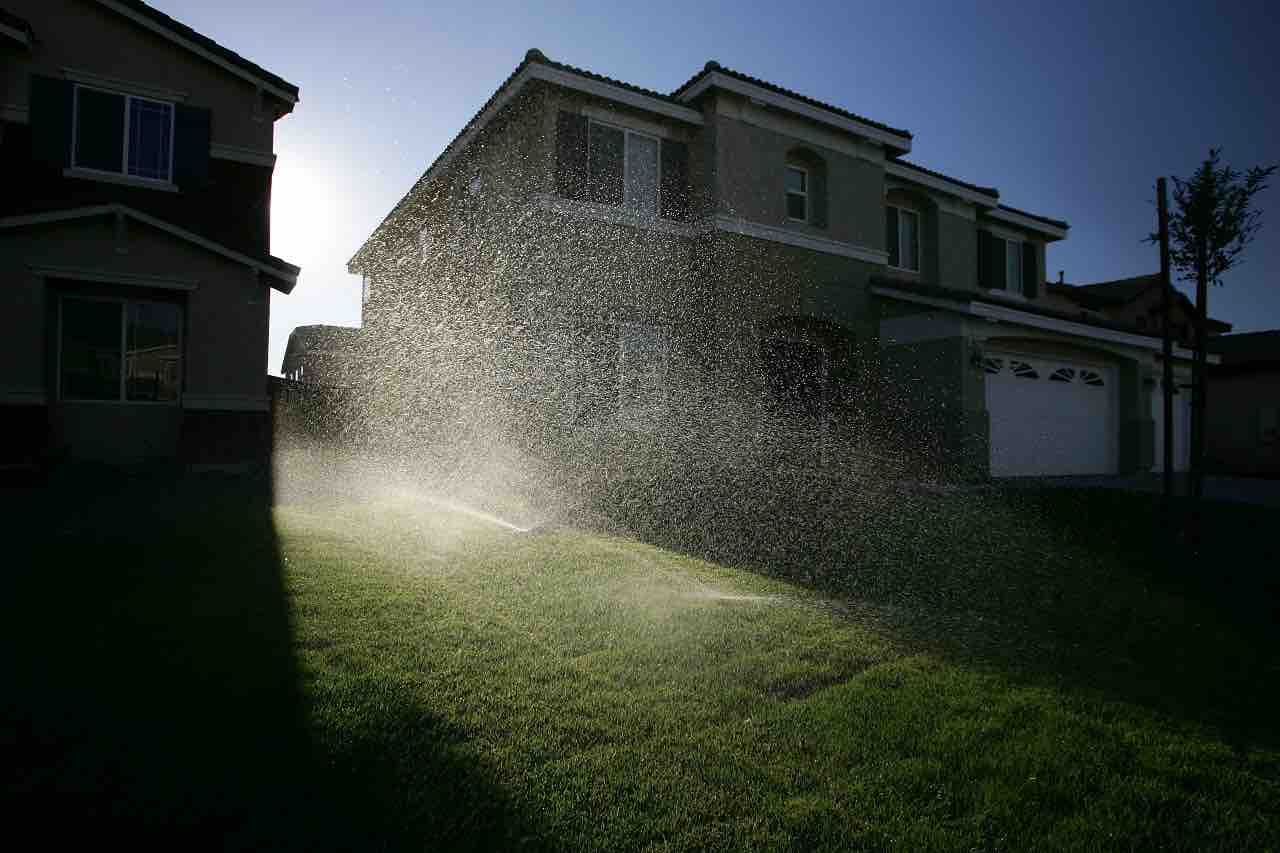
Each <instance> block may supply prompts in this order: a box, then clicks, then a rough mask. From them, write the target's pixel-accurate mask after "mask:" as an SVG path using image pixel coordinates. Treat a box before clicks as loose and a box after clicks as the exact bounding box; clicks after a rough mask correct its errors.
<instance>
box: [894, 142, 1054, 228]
mask: <svg viewBox="0 0 1280 853" xmlns="http://www.w3.org/2000/svg"><path fill="white" fill-rule="evenodd" d="M888 162H890V163H896V164H897V165H899V166H905V167H907V168H908V169H911V170H912V171H916V172H922V173H924V174H926V175H930V176H932V177H935V178H937V179H938V180H941V181H946V182H947V183H949V184H955V185H956V186H958V187H964V188H965V189H967V190H971V191H973V192H976V193H980V194H982V195H989V196H991V199H992V201H995V200H996V199H997V198H999V197H1000V191H999V190H997V189H996V188H995V187H981V186H978V185H977V184H970V183H968V182H966V181H962V180H960V179H959V178H953V177H951V176H950V175H944V174H942V173H941V172H935V171H933V170H932V169H926V168H925V167H924V166H921V165H920V164H919V163H911V162H909V161H907V160H901V159H898V158H896V157H894V158H892V159H890V160H889V161H888ZM1027 215H1028V216H1030V214H1027ZM1033 218H1036V219H1038V218H1039V217H1033ZM1048 221H1053V220H1048Z"/></svg>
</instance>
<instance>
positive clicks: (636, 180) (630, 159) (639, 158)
mask: <svg viewBox="0 0 1280 853" xmlns="http://www.w3.org/2000/svg"><path fill="white" fill-rule="evenodd" d="M659 154H660V149H659V144H658V140H657V139H655V138H654V137H652V136H647V135H645V134H643V133H636V132H635V131H631V130H622V129H621V128H617V127H612V126H610V125H607V124H601V123H599V122H595V121H593V122H591V125H590V128H589V131H588V153H587V198H588V199H590V200H591V201H594V202H598V203H600V204H610V205H621V206H624V207H627V208H630V209H631V210H634V211H636V212H637V213H643V214H645V215H647V216H657V214H658V187H659V185H660V184H661V178H662V176H661V159H660V157H659Z"/></svg>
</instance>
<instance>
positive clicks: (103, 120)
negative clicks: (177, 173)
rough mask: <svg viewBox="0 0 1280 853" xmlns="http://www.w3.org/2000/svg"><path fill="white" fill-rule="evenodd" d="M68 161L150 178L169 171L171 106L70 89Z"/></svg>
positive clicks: (164, 176) (82, 166)
mask: <svg viewBox="0 0 1280 853" xmlns="http://www.w3.org/2000/svg"><path fill="white" fill-rule="evenodd" d="M73 128H74V130H73V133H72V140H73V148H72V155H71V163H72V165H73V166H75V167H76V168H79V169H92V170H93V171H97V172H114V173H116V174H121V175H129V176H131V177H135V178H142V179H144V180H150V181H165V182H167V181H169V179H170V177H171V175H172V173H173V104H170V103H166V102H164V101H154V100H151V99H149V98H138V97H135V96H133V95H122V94H119V93H117V92H107V91H103V90H101V89H91V88H89V87H87V86H76V88H75V110H74V115H73Z"/></svg>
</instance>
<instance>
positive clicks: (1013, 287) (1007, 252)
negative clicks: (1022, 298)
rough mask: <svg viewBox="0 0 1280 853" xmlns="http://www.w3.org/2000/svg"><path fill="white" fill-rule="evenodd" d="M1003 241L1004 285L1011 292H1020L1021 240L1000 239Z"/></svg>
mask: <svg viewBox="0 0 1280 853" xmlns="http://www.w3.org/2000/svg"><path fill="white" fill-rule="evenodd" d="M1001 242H1002V243H1004V287H1005V290H1008V291H1010V292H1012V293H1022V241H1021V240H1001Z"/></svg>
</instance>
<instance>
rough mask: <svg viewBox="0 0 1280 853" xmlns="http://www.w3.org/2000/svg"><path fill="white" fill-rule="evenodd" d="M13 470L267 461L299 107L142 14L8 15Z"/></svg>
mask: <svg viewBox="0 0 1280 853" xmlns="http://www.w3.org/2000/svg"><path fill="white" fill-rule="evenodd" d="M4 2H5V6H6V8H5V10H4V11H3V14H0V60H2V61H0V187H2V188H3V189H2V191H0V277H2V278H3V279H4V284H5V286H4V287H3V288H0V329H2V330H3V339H4V351H3V352H4V355H3V358H0V402H3V404H4V406H3V409H2V411H3V416H4V418H5V421H6V424H7V426H8V430H7V433H8V436H9V442H7V446H6V448H5V451H4V452H5V455H6V456H7V457H9V458H10V459H11V460H18V461H21V460H24V459H25V460H32V459H36V458H38V457H40V456H41V455H43V454H46V453H51V454H54V455H57V456H61V455H70V456H72V457H83V458H96V459H110V460H122V461H123V460H139V459H150V458H176V457H181V458H184V459H186V460H189V461H194V462H241V461H247V460H250V459H253V458H257V457H259V456H261V454H262V453H264V452H265V451H266V449H267V448H268V447H269V440H270V430H269V423H270V417H269V404H268V399H267V385H266V375H267V364H266V360H267V334H268V313H269V306H270V298H269V295H270V290H272V289H274V290H277V291H280V292H282V293H288V292H290V291H291V290H292V289H293V287H294V285H295V283H296V282H297V279H298V273H299V270H298V268H297V267H296V266H293V265H292V264H289V263H286V262H285V261H283V260H281V259H279V258H276V257H273V256H272V255H271V254H270V202H271V176H272V171H273V169H274V164H275V154H274V153H273V144H272V136H273V126H274V123H275V122H276V121H277V120H278V119H280V118H281V117H283V116H285V115H287V114H288V113H289V112H290V111H291V110H292V109H293V107H294V105H295V104H296V103H297V101H298V88H297V87H296V86H294V85H292V84H290V83H288V82H286V81H285V80H283V79H281V78H280V77H278V76H276V75H275V74H272V73H271V72H269V71H267V70H265V69H263V68H261V67H259V66H257V65H255V64H254V63H252V62H250V61H249V60H247V59H245V58H244V57H242V56H240V55H238V54H236V53H234V52H232V51H231V50H229V49H227V48H226V47H224V46H222V45H220V44H217V43H216V42H214V41H213V40H211V39H209V38H207V37H205V36H203V35H201V34H200V33H197V32H195V31H194V30H192V29H191V28H189V27H187V26H184V25H183V24H181V23H179V22H178V21H175V20H173V19H172V18H170V17H168V16H167V15H164V14H162V13H161V12H159V11H157V10H155V9H153V8H151V7H150V6H148V5H146V4H145V3H142V2H140V0H4Z"/></svg>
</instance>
